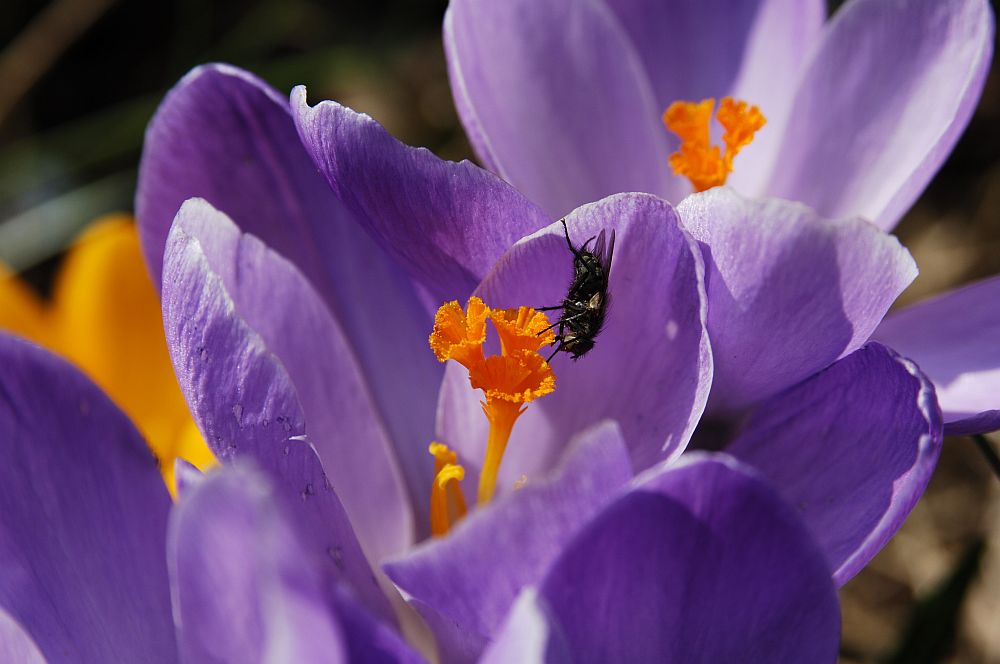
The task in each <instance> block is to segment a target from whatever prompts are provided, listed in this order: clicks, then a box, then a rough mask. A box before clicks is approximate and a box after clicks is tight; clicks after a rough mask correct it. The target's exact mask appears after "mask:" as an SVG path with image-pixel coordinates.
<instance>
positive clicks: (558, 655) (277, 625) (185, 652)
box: [0, 334, 839, 664]
mask: <svg viewBox="0 0 1000 664" xmlns="http://www.w3.org/2000/svg"><path fill="white" fill-rule="evenodd" d="M0 360H2V362H3V366H4V368H5V370H4V372H3V373H0V450H2V452H3V455H4V459H5V460H6V463H4V464H3V466H2V467H0V473H2V475H3V477H2V480H3V481H2V482H0V508H2V509H0V555H2V559H3V561H4V564H3V566H2V567H0V658H2V659H3V661H5V662H17V663H30V664H35V663H41V662H47V661H48V662H55V661H59V662H96V661H100V662H109V661H115V662H117V661H129V662H139V661H141V662H179V661H184V662H219V661H223V662H258V661H272V662H293V661H296V662H297V661H309V662H420V661H425V660H424V659H423V657H422V656H421V655H419V654H418V653H417V652H416V651H414V650H413V649H412V648H411V647H410V646H408V645H407V644H406V642H405V641H403V640H402V638H401V637H400V636H399V634H398V632H397V631H396V630H395V629H393V627H392V625H393V618H392V616H391V614H390V613H389V612H388V604H387V603H386V600H385V598H384V597H382V596H381V595H380V594H379V593H378V589H377V586H376V585H375V584H374V583H373V577H372V572H371V570H370V568H369V567H368V565H367V563H366V562H365V560H364V557H363V555H362V553H361V549H360V548H359V547H358V544H357V540H355V539H354V538H353V536H352V533H351V527H350V524H349V523H348V522H347V520H346V519H345V518H344V515H343V512H342V510H340V508H339V503H338V502H337V497H336V494H335V492H334V491H333V489H331V488H330V486H329V484H328V483H326V482H325V481H324V480H325V477H324V476H323V474H322V472H321V471H318V462H317V457H316V455H315V452H314V451H313V450H312V449H311V448H310V446H309V445H308V444H305V443H303V442H302V441H301V440H294V439H289V440H288V441H287V445H288V452H287V453H284V452H281V451H277V452H275V451H273V450H272V451H271V453H270V454H268V453H267V451H266V450H264V449H260V450H259V451H260V452H262V453H263V454H261V455H260V456H259V457H258V459H257V460H258V462H261V463H267V462H268V461H271V462H276V465H275V466H271V467H270V468H265V467H262V466H260V465H259V464H253V463H248V461H247V459H242V460H240V461H237V462H236V463H232V464H226V465H225V466H224V467H223V468H222V469H218V470H213V471H210V472H209V474H208V475H207V476H204V477H202V476H200V475H198V474H197V473H196V472H195V471H192V470H191V469H190V466H182V467H181V470H182V472H180V473H179V478H180V480H181V481H180V485H179V486H180V500H179V502H177V503H176V504H172V503H171V501H170V498H169V496H168V494H167V491H166V488H165V487H164V485H163V483H162V481H161V479H160V476H159V472H158V469H157V466H156V462H155V459H154V458H153V457H152V455H151V454H150V453H149V451H148V450H147V449H146V446H145V444H144V442H143V441H142V439H141V437H140V435H139V433H138V432H137V431H136V430H135V428H134V427H133V426H132V425H131V423H130V422H129V421H128V419H127V418H126V417H125V416H124V414H123V413H122V412H121V411H119V410H118V409H117V407H115V406H114V404H113V403H112V402H111V401H110V400H109V399H108V398H107V397H106V396H105V395H104V394H103V393H101V391H100V390H99V389H98V388H97V387H96V386H95V385H94V384H93V383H91V382H90V381H89V380H88V379H87V378H85V377H84V376H83V375H82V374H81V373H80V372H79V371H78V370H76V369H75V368H73V367H71V366H70V365H69V364H67V363H66V362H65V361H63V360H61V359H58V358H56V357H55V356H53V355H50V354H49V353H48V352H46V351H43V350H42V349H40V348H38V347H36V346H33V345H31V344H29V343H28V342H26V341H23V340H19V339H16V338H13V337H9V336H7V335H5V334H0ZM279 428H280V427H279ZM255 429H256V430H251V431H247V434H248V437H247V438H246V439H245V441H244V442H246V443H248V444H253V442H263V439H262V438H261V437H260V436H259V434H261V433H263V431H264V429H262V428H259V427H257V428H255ZM255 439H256V440H255ZM312 472H316V473H317V474H316V475H314V476H310V473H312ZM630 474H631V470H630V468H629V460H628V455H627V452H626V450H625V447H624V446H623V444H622V441H621V438H620V434H619V432H618V430H617V427H615V426H614V425H613V424H610V423H608V424H604V425H601V426H600V427H598V428H596V429H594V430H593V431H591V432H588V433H586V434H584V436H583V437H582V438H581V439H580V440H579V441H578V443H577V444H576V446H575V448H574V450H573V453H572V454H571V455H570V457H569V458H568V460H567V463H566V465H565V466H564V467H563V468H562V469H561V471H560V473H559V475H558V476H556V477H555V478H554V479H553V480H552V481H551V482H550V483H548V484H545V485H539V486H532V487H526V488H525V489H523V491H522V492H520V493H518V494H515V495H512V496H508V497H507V498H506V499H502V500H500V501H498V502H497V504H495V505H491V506H490V507H489V508H486V509H484V510H482V512H480V514H479V515H478V516H474V517H470V522H469V524H468V529H467V530H466V532H468V533H470V534H475V535H477V536H476V537H474V538H473V537H466V538H464V539H462V540H459V541H457V542H456V544H457V545H458V546H470V545H471V546H476V547H485V546H489V545H490V543H491V542H496V543H498V544H499V546H501V547H503V548H504V549H505V552H504V553H506V554H507V555H505V556H504V557H503V558H502V560H503V561H504V562H505V563H506V565H501V566H497V565H490V564H489V563H490V562H491V560H495V559H496V556H497V555H498V553H499V552H497V551H493V552H490V553H485V552H482V551H473V552H470V554H471V559H470V563H469V564H466V565H464V566H462V567H460V568H457V569H456V570H455V571H456V572H459V573H464V574H471V573H474V572H478V573H479V575H478V576H477V578H476V579H474V582H476V583H479V584H483V583H485V582H488V581H490V580H491V579H492V581H491V583H493V584H495V588H494V589H493V592H488V593H485V594H484V595H482V596H481V597H480V599H481V600H482V602H483V604H484V605H486V606H489V608H490V609H491V610H492V609H496V608H497V606H498V605H499V603H500V602H502V601H504V599H505V598H506V596H507V595H508V594H509V593H510V592H511V591H512V589H511V588H507V587H504V583H505V582H507V581H511V580H518V581H520V580H527V581H528V583H530V584H532V587H530V588H528V589H527V590H525V591H524V592H523V593H522V594H521V595H520V596H519V598H518V599H517V601H516V603H515V605H514V606H513V607H512V608H511V610H510V611H509V612H505V613H506V614H507V615H506V616H505V617H504V618H503V621H502V622H500V623H498V624H496V625H495V626H494V628H495V635H494V637H493V639H492V642H491V644H490V646H489V649H488V650H487V651H486V652H484V654H483V658H482V660H483V661H487V662H504V661H523V662H532V661H538V662H541V661H555V660H559V661H566V660H567V658H568V659H570V660H572V661H608V660H609V659H621V660H625V661H637V660H643V659H656V660H663V659H665V658H666V659H670V660H672V661H690V660H691V659H693V658H697V659H699V660H701V661H717V662H725V661H732V659H733V658H734V657H737V658H738V657H742V656H746V655H747V654H748V653H749V655H750V656H752V657H753V658H754V660H755V661H819V662H821V661H829V662H832V661H834V660H835V658H836V652H837V639H838V632H839V615H838V609H837V602H836V596H835V593H834V591H833V585H832V581H831V579H830V576H829V568H828V566H827V563H826V560H825V558H824V556H823V554H822V552H821V551H820V549H819V547H818V546H817V545H816V543H815V542H814V541H813V540H812V538H811V537H810V535H809V534H808V532H807V531H806V529H805V527H804V526H803V525H802V523H801V522H800V521H799V519H798V517H797V516H796V515H795V513H794V511H793V510H792V509H791V508H790V507H789V506H788V505H787V504H785V503H784V502H783V501H782V500H781V499H780V498H779V497H778V496H777V495H776V494H775V493H774V492H773V490H771V489H770V488H769V487H768V486H767V484H766V483H765V482H763V481H761V480H760V479H758V478H756V477H755V476H754V474H753V473H752V472H751V471H749V470H748V469H747V468H746V467H744V466H741V465H740V464H738V463H737V462H735V461H734V460H732V459H729V458H726V457H723V456H718V455H717V456H711V455H702V456H700V457H695V456H692V457H690V458H689V460H688V461H687V462H686V463H684V464H682V465H678V466H674V467H672V468H669V469H661V470H660V471H658V472H654V473H651V474H650V475H648V476H647V477H646V478H644V479H642V480H639V481H636V482H634V483H632V484H631V485H626V487H625V488H622V484H623V483H627V482H628V477H629V476H630ZM307 480H308V481H313V482H316V484H315V485H312V484H309V483H305V482H306V481H307ZM300 486H305V487H309V486H314V488H313V489H312V490H309V491H306V492H305V495H303V496H301V497H300V494H299V487H300ZM539 507H543V508H544V509H543V510H540V511H539V510H538V508H539ZM525 526H530V527H531V529H530V530H528V531H524V528H525ZM574 526H575V527H574ZM571 533H575V534H574V536H573V537H570V534H571ZM525 554H528V555H525ZM449 555H451V556H452V557H453V556H454V555H455V554H454V553H452V554H449ZM423 557H424V558H425V559H426V558H428V557H430V558H431V560H435V557H434V556H433V555H431V551H430V550H427V551H425V552H424V554H423ZM444 559H446V558H444ZM543 562H544V563H545V565H544V568H545V569H542V567H543V565H542V563H543ZM415 564H416V565H418V566H419V565H420V564H421V561H419V560H418V561H416V563H415ZM475 565H480V566H481V567H479V568H478V569H477V568H476V567H475ZM543 572H544V573H543ZM678 578H683V579H685V583H684V584H683V585H681V584H677V583H676V579H678ZM428 579H429V577H428ZM581 579H595V580H596V579H600V581H599V582H597V581H594V582H584V583H581ZM445 581H448V580H447V579H445ZM450 581H451V582H452V585H454V584H455V583H459V582H464V581H465V579H463V578H461V577H453V578H452V579H450ZM585 607H586V608H585ZM480 650H481V647H480ZM443 654H444V655H445V656H446V657H448V658H449V659H453V658H457V657H459V656H461V655H468V654H469V651H464V652H463V653H459V654H457V655H456V654H455V653H453V652H452V651H447V650H444V652H443Z"/></svg>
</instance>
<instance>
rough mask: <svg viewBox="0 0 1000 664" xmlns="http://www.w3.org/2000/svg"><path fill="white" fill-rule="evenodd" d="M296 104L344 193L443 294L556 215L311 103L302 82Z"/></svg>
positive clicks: (453, 293)
mask: <svg viewBox="0 0 1000 664" xmlns="http://www.w3.org/2000/svg"><path fill="white" fill-rule="evenodd" d="M292 113H293V115H294V117H295V122H296V124H297V126H298V129H299V134H300V135H301V137H302V141H303V143H304V144H305V146H306V149H307V150H308V151H309V153H310V154H311V155H312V157H313V160H314V161H315V162H316V166H317V167H318V168H319V169H320V171H321V172H322V173H323V175H325V176H326V178H327V180H328V182H329V183H330V186H331V187H333V190H334V192H335V193H336V194H337V195H338V196H339V197H340V200H341V201H342V202H343V203H344V205H345V206H346V207H347V209H348V210H350V212H351V213H352V214H353V215H354V216H355V217H356V218H357V219H358V221H360V222H361V224H362V225H363V226H364V227H365V228H367V229H368V231H369V232H370V233H372V235H373V236H374V237H375V238H377V239H378V240H379V242H380V243H381V244H382V246H384V247H386V248H387V250H388V251H389V252H390V253H391V254H393V255H394V256H395V257H396V258H397V259H398V260H399V261H400V264H402V265H403V266H405V267H406V269H408V270H409V271H410V273H411V274H413V275H414V276H415V277H416V278H417V279H419V280H420V281H421V282H422V283H423V284H424V285H425V286H426V287H427V289H428V290H429V291H430V293H431V295H432V296H433V298H435V299H437V300H440V301H444V300H451V299H460V300H464V299H465V298H466V297H467V296H468V295H469V293H471V292H472V289H473V288H475V286H476V284H477V283H478V282H479V280H480V279H482V278H483V276H485V274H486V272H487V271H488V270H489V268H490V267H492V265H493V263H495V262H496V260H497V259H498V258H499V257H500V255H501V254H502V253H503V252H504V251H506V250H507V249H508V248H509V247H510V246H511V245H512V244H514V242H515V241H517V240H518V239H519V238H521V237H523V236H525V235H527V234H528V233H530V232H532V231H535V230H537V229H538V228H541V227H542V226H544V225H545V224H547V223H548V221H549V219H548V218H547V217H546V216H545V214H544V213H543V212H542V211H541V210H540V209H539V208H537V207H536V206H535V205H534V204H532V203H531V202H529V201H528V200H527V199H525V198H524V197H523V196H522V195H521V194H519V193H518V192H517V191H516V190H515V189H514V188H512V187H511V186H510V185H508V184H506V183H505V182H503V181H502V180H500V179H499V178H497V177H495V176H493V175H492V174H490V173H488V172H487V171H484V170H482V169H480V168H477V167H476V166H474V165H473V164H471V163H469V162H461V163H454V162H448V161H442V160H440V159H438V158H437V157H435V156H434V155H433V154H431V153H430V152H429V151H427V150H425V149H417V148H411V147H409V146H406V145H403V144H402V143H400V142H399V141H397V140H396V139H395V138H393V137H392V136H390V135H389V134H388V133H387V132H386V131H385V129H383V128H382V126H381V125H379V124H378V123H377V122H375V121H374V120H372V119H371V118H370V117H368V116H367V115H363V114H360V113H355V112H354V111H352V110H350V109H349V108H345V107H343V106H341V105H340V104H337V103H336V102H332V101H327V102H322V103H320V104H317V105H316V106H312V107H310V106H309V105H308V104H307V103H306V90H305V88H304V87H302V86H299V87H297V88H295V90H293V91H292ZM425 334H426V333H425Z"/></svg>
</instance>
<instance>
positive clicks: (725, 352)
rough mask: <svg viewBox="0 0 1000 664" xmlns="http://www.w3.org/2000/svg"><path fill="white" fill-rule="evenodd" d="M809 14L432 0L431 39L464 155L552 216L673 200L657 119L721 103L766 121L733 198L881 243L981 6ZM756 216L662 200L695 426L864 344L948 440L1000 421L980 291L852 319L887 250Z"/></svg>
mask: <svg viewBox="0 0 1000 664" xmlns="http://www.w3.org/2000/svg"><path fill="white" fill-rule="evenodd" d="M825 4H826V3H825V2H823V1H822V0H807V1H799V0H751V1H748V2H727V1H725V0H719V1H715V0H710V1H705V2H686V1H684V0H676V1H669V0H598V1H596V2H566V1H564V0H537V1H536V0H512V1H511V2H502V3H496V2H490V1H489V0H452V2H451V4H450V6H449V9H448V13H447V16H446V19H445V25H444V42H445V47H446V52H447V55H448V63H449V73H450V75H451V81H452V90H453V93H454V97H455V101H456V105H457V107H458V109H459V112H460V116H461V118H462V121H463V123H464V125H465V127H466V130H467V133H468V135H469V137H470V140H471V141H472V143H473V145H474V147H475V149H476V152H477V153H478V154H479V156H480V158H481V159H482V160H483V162H484V163H485V164H487V165H488V167H489V168H490V169H491V170H493V171H494V172H496V173H498V174H500V175H501V176H503V177H504V178H505V179H506V180H507V181H509V182H511V183H512V184H513V185H514V186H516V187H517V188H518V189H519V190H520V191H522V192H524V193H525V194H526V195H527V196H528V198H530V199H531V200H533V201H535V202H536V203H538V204H539V205H540V206H541V207H542V208H543V209H545V210H546V211H547V212H548V213H549V214H551V215H553V216H556V215H561V214H565V213H566V212H567V211H569V210H571V209H573V208H575V207H576V206H578V205H581V204H583V203H585V202H587V201H591V200H596V199H598V198H600V197H602V196H607V195H609V194H612V193H615V192H620V191H647V192H651V193H655V194H658V195H660V196H663V197H665V198H667V199H668V200H671V201H679V200H681V199H683V198H685V197H686V196H687V195H688V194H689V193H690V192H691V184H690V183H689V182H688V181H687V180H686V179H685V178H682V177H679V176H677V175H675V174H673V173H672V172H671V165H670V163H669V159H668V157H669V156H670V154H671V153H672V152H674V151H675V150H676V149H677V147H678V141H677V137H675V136H674V135H673V134H672V133H669V132H667V131H666V130H665V128H664V125H663V122H661V119H660V114H661V113H663V112H664V109H667V108H668V107H669V106H670V105H671V104H672V103H674V102H677V101H680V100H694V101H697V100H700V99H703V98H706V97H709V98H715V97H725V96H731V97H736V98H739V99H743V100H746V101H748V102H749V103H751V104H755V105H757V106H759V108H760V110H761V111H762V112H763V113H764V115H765V116H766V118H767V124H766V126H765V127H764V128H763V129H762V130H760V131H758V132H757V134H756V136H754V138H753V142H752V143H751V144H750V145H749V146H748V147H744V148H743V150H742V151H741V152H740V154H739V156H738V157H736V159H735V162H734V168H733V171H732V174H731V175H730V177H729V179H728V184H729V185H731V186H732V188H734V189H735V190H736V191H738V192H740V193H742V194H744V195H747V196H751V197H780V198H784V199H788V200H795V201H799V202H802V203H804V204H806V205H808V206H809V207H810V208H811V209H812V210H814V211H816V213H818V215H820V216H823V217H827V218H831V219H839V218H850V217H862V218H864V219H867V220H869V221H871V222H873V223H874V224H876V225H877V226H878V227H880V228H882V229H885V230H891V229H892V228H893V227H894V226H895V224H896V223H897V221H898V220H899V218H900V217H901V216H902V215H903V213H904V212H905V211H906V210H907V209H908V208H909V206H910V205H911V204H912V203H913V201H914V200H915V199H916V197H917V196H918V195H919V194H920V192H921V191H922V190H923V188H924V187H925V186H926V184H927V182H928V181H929V180H930V178H931V177H932V176H933V175H934V173H935V172H936V171H937V169H938V168H939V167H940V165H941V164H942V163H943V162H944V160H945V158H946V157H947V155H948V153H949V151H950V150H951V148H952V146H953V145H954V144H955V142H956V141H957V140H958V137H959V135H960V134H961V132H962V130H963V129H964V127H965V125H966V124H967V122H968V120H969V118H970V117H971V115H972V112H973V109H974V108H975V103H976V100H977V99H978V98H979V95H980V92H981V91H982V87H983V84H984V81H985V78H986V73H987V71H988V69H989V64H990V60H991V56H992V51H993V34H994V19H993V13H992V10H991V9H990V6H989V3H988V2H986V0H905V1H904V0H901V1H898V2H896V1H894V2H885V1H883V0H849V1H848V2H846V3H845V4H844V5H843V6H842V7H841V8H840V10H839V11H838V12H837V14H836V15H835V16H834V17H833V18H832V19H831V20H829V21H827V22H824V15H825ZM720 120H721V118H720ZM706 131H707V128H706ZM709 201H711V202H710V203H709ZM775 205H776V204H774V203H770V202H765V203H748V202H740V200H739V199H737V198H736V197H734V196H732V195H731V194H728V193H714V194H712V193H709V194H704V195H699V196H694V197H692V198H690V199H689V200H687V201H685V202H684V203H682V204H681V205H680V206H679V207H678V211H679V213H680V214H681V217H682V219H683V221H684V223H685V225H686V226H687V227H688V229H689V230H690V231H691V232H692V234H693V235H695V237H696V238H697V239H698V240H699V242H701V243H702V245H703V247H704V249H705V251H706V263H707V265H708V272H709V278H708V284H709V286H708V288H709V324H708V327H709V333H710V336H711V338H712V346H713V350H714V353H715V359H716V367H715V369H716V376H715V382H714V383H713V395H712V403H711V410H712V412H713V413H714V414H719V413H720V412H726V411H729V412H732V411H738V410H740V409H741V408H743V407H745V406H747V405H748V404H750V403H752V402H754V401H757V400H759V399H760V398H761V397H763V396H766V395H768V394H771V393H774V392H776V391H779V390H781V389H784V388H786V387H788V386H789V385H792V384H794V383H795V382H797V381H798V380H801V379H803V378H805V377H806V376H808V375H810V374H811V373H812V372H814V371H816V370H818V369H820V368H821V367H823V366H826V365H828V364H829V363H830V362H832V361H833V360H835V359H836V358H837V357H839V356H840V355H841V354H842V353H843V352H844V351H845V350H848V349H850V348H852V347H856V344H857V342H858V341H859V339H862V338H867V337H868V336H869V335H873V337H874V338H876V339H879V340H880V341H883V342H884V343H886V344H888V345H890V346H892V347H893V348H896V349H897V350H899V351H900V352H903V353H904V354H905V355H907V356H908V357H910V358H912V359H913V360H915V361H916V362H917V363H918V364H919V365H920V366H921V368H922V369H923V370H924V371H925V372H926V373H927V375H928V376H930V378H931V379H932V380H933V381H934V383H935V386H936V387H937V391H938V398H939V400H940V404H941V407H942V408H943V410H944V416H945V421H946V422H947V424H948V429H947V430H948V432H949V433H953V434H967V433H978V432H985V431H990V430H993V429H996V428H1000V400H998V395H1000V345H998V344H997V343H996V341H995V340H996V339H997V338H1000V315H998V314H997V309H996V307H995V306H993V304H994V303H995V302H996V300H997V298H998V297H1000V278H997V277H994V278H992V279H990V280H987V281H984V282H982V283H980V284H977V285H975V286H972V287H969V288H966V289H963V290H961V291H958V292H955V293H951V294H947V295H944V296H942V297H941V298H939V299H936V300H932V301H929V302H926V303H923V304H920V305H918V306H916V307H912V308H910V309H908V310H906V311H903V312H899V313H898V314H895V315H893V316H890V317H889V318H888V319H887V320H886V321H885V323H883V324H879V319H880V318H881V313H884V310H882V311H880V312H879V314H878V316H877V317H875V316H873V317H871V318H868V316H870V315H872V314H874V313H875V312H874V310H872V311H868V312H867V313H863V314H862V313H861V311H860V310H859V309H855V310H854V311H853V312H852V310H851V308H852V307H867V306H868V305H867V304H865V303H864V302H863V301H853V302H852V301H851V298H852V295H850V293H851V289H868V288H870V287H871V284H876V288H879V289H885V290H884V293H883V294H884V295H886V296H888V297H890V298H894V297H895V296H896V295H897V294H898V292H896V291H897V289H900V287H902V286H905V285H906V283H905V282H908V281H909V280H910V279H911V278H912V275H910V274H909V273H908V270H909V269H911V268H909V267H905V266H904V265H903V263H905V262H906V261H901V262H896V263H895V267H892V265H893V264H894V260H895V259H893V258H891V257H889V255H888V254H886V255H885V258H886V262H885V264H884V267H885V269H884V270H880V271H878V273H876V272H869V273H868V276H867V277H863V278H860V279H858V281H855V282H854V285H853V286H851V285H849V284H848V282H849V281H851V280H852V279H854V278H855V277H858V276H859V273H858V272H856V269H857V268H860V269H861V270H865V269H866V268H865V267H864V266H865V265H868V266H869V268H867V269H874V266H875V264H876V263H877V262H878V260H879V259H878V257H877V256H876V255H875V253H876V252H878V251H880V250H879V249H878V248H877V246H876V245H878V244H879V243H882V244H884V243H885V241H886V240H885V239H884V238H877V237H876V235H875V234H873V233H871V232H870V231H868V230H866V229H860V228H856V229H854V230H851V229H850V228H848V227H847V226H850V225H854V226H858V224H859V222H845V224H846V226H843V227H842V228H841V232H840V233H837V232H836V231H834V230H832V228H828V229H827V230H819V229H816V228H811V227H812V226H815V225H816V224H817V223H818V217H816V215H814V214H812V213H809V212H808V211H806V210H793V209H791V208H789V210H788V211H787V212H784V213H782V212H777V213H776V214H775V215H769V216H771V217H772V220H771V221H770V222H767V223H758V222H757V221H756V219H758V218H759V215H755V214H754V213H753V212H752V210H753V209H754V208H755V207H757V206H763V207H765V208H766V207H771V209H772V210H775V211H776V208H775V207H774V206H775ZM778 217H783V218H784V220H783V221H782V222H778V221H777V218H778ZM737 238H739V239H737ZM864 238H868V239H870V240H872V242H865V241H864ZM861 245H865V246H861ZM849 252H858V253H857V255H851V253H849ZM890 253H892V252H890ZM873 261H874V262H873ZM866 280H867V281H866ZM845 289H846V290H845ZM857 292H860V291H857ZM842 296H843V298H844V299H843V302H841V301H840V300H841V298H842ZM824 298H832V299H827V300H826V302H825V303H824V302H823V299H824ZM862 300H865V298H862ZM841 305H843V307H844V311H843V312H841V311H839V308H840V307H841ZM824 309H825V312H824V311H821V310H824ZM857 315H861V316H862V317H863V318H866V319H867V320H865V321H864V322H862V321H860V320H858V319H856V318H855V317H856V316H857ZM876 325H878V327H877V329H876V327H875V326H876ZM814 333H818V334H819V336H818V337H817V336H814Z"/></svg>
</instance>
